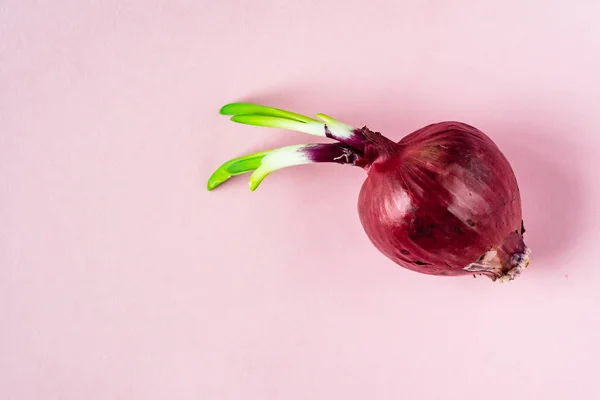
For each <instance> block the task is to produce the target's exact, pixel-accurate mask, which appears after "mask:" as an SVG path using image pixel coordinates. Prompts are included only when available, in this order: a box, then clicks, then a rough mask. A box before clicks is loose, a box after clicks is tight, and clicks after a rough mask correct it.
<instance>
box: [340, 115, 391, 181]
mask: <svg viewBox="0 0 600 400" xmlns="http://www.w3.org/2000/svg"><path fill="white" fill-rule="evenodd" d="M354 133H355V137H357V138H360V143H356V144H355V145H354V146H352V145H351V144H349V145H350V146H352V147H353V148H354V149H356V152H357V155H358V156H357V158H356V160H355V162H354V165H356V166H359V167H361V168H363V169H365V170H366V171H367V172H368V171H369V169H370V168H371V166H372V165H373V164H376V163H380V162H383V161H385V160H388V159H391V158H394V157H396V156H397V155H398V154H400V152H401V145H399V144H398V143H396V142H394V141H392V140H390V139H388V138H387V137H385V136H383V135H382V134H381V133H380V132H375V131H372V130H370V129H369V128H367V127H366V126H365V127H362V128H360V129H355V130H354Z"/></svg>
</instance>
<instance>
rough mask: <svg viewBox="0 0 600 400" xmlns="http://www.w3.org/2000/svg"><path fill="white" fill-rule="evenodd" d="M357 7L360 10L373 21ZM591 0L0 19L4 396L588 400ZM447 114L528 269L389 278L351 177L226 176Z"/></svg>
mask: <svg viewBox="0 0 600 400" xmlns="http://www.w3.org/2000/svg"><path fill="white" fill-rule="evenodd" d="M363 3H364V2H363ZM599 13H600V3H599V2H598V1H577V2H565V1H542V0H539V1H516V0H515V1H502V2H499V1H497V2H485V1H474V0H472V1H455V2H440V1H396V2H390V1H376V2H373V3H371V5H369V6H366V5H365V4H361V3H360V2H342V1H337V2H329V3H325V4H324V3H323V2H320V1H316V0H315V1H303V2H302V4H299V5H292V2H276V1H266V0H256V1H252V2H242V1H236V2H234V1H224V2H218V1H214V2H209V1H200V2H192V1H189V2H182V1H164V2H159V1H129V2H116V1H110V2H108V1H107V2H83V1H55V2H42V3H40V2H34V1H22V0H19V1H17V0H8V1H7V0H5V1H3V2H2V5H0V37H2V40H1V42H0V398H1V399H61V400H64V399H89V400H91V399H103V400H104V399H257V400H258V399H285V400H294V399H298V400H300V399H328V400H329V399H489V400H494V399H598V398H600V389H599V388H598V385H597V371H598V368H597V362H598V357H599V356H600V344H599V341H598V329H599V328H600V312H598V306H599V305H600V290H599V289H598V287H599V283H598V281H599V279H600V268H598V248H599V245H598V242H599V233H600V232H599V229H598V222H600V220H599V218H600V215H599V206H598V204H599V194H600V192H599V186H600V185H599V184H598V173H597V171H598V168H600V159H599V157H598V151H599V150H600V148H599V147H600V142H599V140H600V139H599V138H600V134H599V132H600V118H599V113H598V110H599V104H600V78H599V77H598V71H600V25H599V24H598V22H597V20H598V15H599ZM240 100H252V101H260V102H263V103H266V104H269V105H273V106H277V107H284V108H289V109H292V110H294V111H297V112H302V113H308V114H310V115H312V114H314V113H317V112H324V113H328V114H330V115H332V116H335V117H336V118H339V119H341V120H345V121H347V122H349V123H352V124H356V125H361V124H363V125H364V124H366V125H368V126H369V127H372V128H373V129H377V130H380V131H382V132H384V133H385V134H386V135H387V136H389V137H391V138H393V139H396V140H398V139H400V138H401V137H402V136H403V135H405V134H407V133H409V132H411V131H412V130H415V129H417V128H419V127H421V126H423V125H425V124H428V123H430V122H435V121H439V120H443V119H457V120H462V121H464V122H468V123H470V124H473V125H475V126H477V127H478V128H480V129H482V130H484V131H485V132H486V133H488V134H489V135H490V136H491V137H492V138H493V139H494V140H495V141H496V143H498V145H500V146H501V148H502V149H503V150H504V151H505V154H506V155H507V157H508V158H509V159H510V161H511V163H512V164H513V166H514V168H515V171H516V173H517V176H518V178H519V181H520V184H521V190H522V195H523V204H524V216H525V226H526V228H527V230H528V231H527V234H526V238H527V241H528V243H529V244H530V246H531V247H532V250H533V254H532V256H533V261H532V263H531V266H530V268H529V269H528V270H527V272H526V273H525V274H524V276H522V277H521V278H520V279H519V280H518V281H515V282H511V283H510V284H505V285H498V284H494V283H492V282H491V281H489V280H487V279H484V278H480V279H472V278H436V277H431V276H425V275H419V274H416V273H412V272H409V271H407V270H403V269H401V268H399V267H397V266H396V265H394V264H392V263H391V262H389V261H388V260H387V259H386V258H385V257H384V256H382V255H381V254H379V253H378V252H377V251H376V250H375V249H374V247H373V246H372V245H371V244H370V243H369V242H368V240H367V238H366V235H365V234H364V232H363V231H362V228H361V226H360V224H359V221H358V217H357V213H356V199H357V195H358V191H359V189H360V185H361V183H362V181H363V179H364V177H365V175H364V172H363V171H362V170H360V169H357V168H351V167H344V166H338V165H318V166H315V165H311V166H305V167H297V168H291V169H288V170H282V171H279V172H276V173H274V174H273V175H271V176H269V177H268V178H267V179H266V180H265V181H264V182H263V184H262V185H261V187H260V188H259V189H258V190H257V191H256V192H254V193H251V192H249V191H248V184H247V177H246V176H244V177H240V178H238V179H232V180H231V181H230V182H228V183H227V184H225V185H224V186H223V187H222V188H220V189H219V190H216V191H215V192H211V193H209V192H207V191H206V188H205V185H206V180H207V179H208V177H209V175H210V173H211V172H212V170H213V169H214V168H216V167H217V166H218V165H219V164H220V163H221V162H222V161H225V160H226V159H228V158H231V157H234V156H238V155H241V154H244V153H247V152H249V151H256V150H259V149H265V148H270V147H272V146H276V145H283V144H292V143H303V142H304V143H305V142H307V141H315V139H318V138H314V137H310V136H306V135H303V134H299V133H290V132H284V131H279V130H274V129H266V128H265V129H260V128H255V127H248V126H242V125H236V124H233V123H230V122H228V120H227V118H225V117H222V116H219V115H218V109H219V107H220V106H221V105H223V104H225V103H228V102H231V101H240Z"/></svg>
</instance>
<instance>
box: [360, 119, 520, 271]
mask: <svg viewBox="0 0 600 400" xmlns="http://www.w3.org/2000/svg"><path fill="white" fill-rule="evenodd" d="M363 130H364V128H363ZM365 136H367V137H370V138H371V140H370V143H369V142H368V143H367V145H366V150H365V154H366V155H367V154H369V153H370V156H369V157H371V158H372V160H373V161H372V162H371V163H369V160H366V161H363V162H364V163H365V164H366V165H365V168H366V169H367V171H368V177H367V179H366V180H365V182H364V183H363V185H362V188H361V191H360V195H359V199H358V213H359V216H360V220H361V223H362V225H363V228H364V230H365V232H366V233H367V236H368V237H369V239H370V240H371V242H372V243H373V244H374V245H375V247H376V248H377V249H379V251H381V252H382V253H383V254H384V255H386V256H387V257H388V258H390V259H391V260H392V261H394V262H395V263H397V264H399V265H401V266H402V267H404V268H408V269H410V270H413V271H417V272H421V273H425V274H431V275H450V276H456V275H467V274H474V273H477V274H485V275H488V276H489V277H490V278H492V279H494V280H495V279H497V278H503V277H505V276H506V275H507V274H508V273H509V271H511V270H512V269H513V268H515V267H518V266H520V269H519V270H518V271H516V272H517V274H518V273H520V272H521V270H522V269H524V268H525V267H526V266H527V263H528V262H529V255H528V254H529V253H528V249H527V248H526V246H525V244H524V242H523V239H522V233H523V232H522V231H523V230H524V229H523V222H522V210H521V197H520V193H519V188H518V185H517V180H516V177H515V174H514V172H513V170H512V168H511V166H510V164H509V162H508V160H507V159H506V157H505V156H504V155H503V154H502V152H501V151H500V149H499V148H498V147H497V146H496V145H495V144H494V142H493V141H492V140H491V139H490V138H489V137H488V136H486V135H485V134H484V133H482V132H481V131H479V130H478V129H476V128H474V127H472V126H469V125H467V124H464V123H460V122H452V121H450V122H442V123H437V124H432V125H429V126H426V127H424V128H422V129H419V130H418V131H415V132H413V133H412V134H410V135H408V136H405V137H404V138H403V139H402V140H400V142H399V143H397V144H395V143H393V142H391V141H388V140H386V139H385V138H384V139H383V140H382V137H381V136H380V135H379V134H378V133H375V132H370V134H369V133H366V135H365ZM369 146H370V147H371V148H369ZM513 272H515V271H513ZM512 278H513V277H512V276H510V277H509V279H512Z"/></svg>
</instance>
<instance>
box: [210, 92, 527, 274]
mask: <svg viewBox="0 0 600 400" xmlns="http://www.w3.org/2000/svg"><path fill="white" fill-rule="evenodd" d="M221 114H224V115H232V117H231V120H232V121H235V122H239V123H244V124H249V125H257V126H266V127H272V128H283V129H292V130H296V131H300V132H305V133H308V134H312V135H317V136H323V137H328V138H330V139H334V140H336V141H337V143H327V144H305V145H295V146H287V147H283V148H279V149H274V150H267V151H263V152H258V153H254V154H249V155H247V156H243V157H239V158H236V159H232V160H230V161H227V162H226V163H224V164H223V165H221V167H219V168H218V169H217V170H216V171H215V172H214V173H213V174H212V176H211V177H210V179H209V180H208V189H209V190H212V189H214V188H216V187H217V186H219V185H220V184H221V183H223V182H225V181H226V180H227V179H229V178H230V177H231V176H233V175H238V174H242V173H246V172H251V171H253V172H252V175H251V176H250V189H251V190H255V189H256V188H257V187H258V185H259V184H260V182H261V181H262V180H263V179H264V178H265V177H266V176H267V175H268V174H270V173H271V172H273V171H275V170H278V169H281V168H284V167H289V166H295V165H301V164H308V163H317V162H335V163H339V164H348V165H355V166H359V167H362V168H364V169H365V170H366V171H367V174H368V176H367V179H366V180H365V182H364V183H363V185H362V188H361V190H360V194H359V198H358V214H359V217H360V221H361V223H362V226H363V228H364V230H365V232H366V234H367V236H368V237H369V239H370V240H371V242H372V243H373V245H375V247H376V248H377V249H378V250H379V251H380V252H381V253H383V254H384V255H385V256H387V257H388V258H389V259H391V260H392V261H394V262H395V263H397V264H399V265H400V266H402V267H404V268H407V269H410V270H413V271H416V272H420V273H424V274H430V275H445V276H458V275H486V276H488V277H489V278H491V279H492V280H494V281H495V280H500V281H501V282H504V281H508V280H512V279H514V278H515V277H517V276H518V275H519V274H520V273H521V272H522V271H523V270H524V269H525V268H526V267H527V265H528V264H529V254H530V251H529V249H528V247H527V246H526V245H525V243H524V241H523V234H524V233H525V229H524V226H523V220H522V211H521V198H520V194H519V187H518V184H517V179H516V177H515V174H514V172H513V170H512V168H511V166H510V163H509V162H508V160H507V159H506V157H505V156H504V155H503V154H502V152H501V151H500V149H499V148H498V147H497V146H496V145H495V144H494V142H493V141H492V140H491V139H490V138H489V137H488V136H486V135H485V134H484V133H483V132H481V131H479V130H478V129H476V128H474V127H472V126H470V125H467V124H464V123H461V122H453V121H445V122H440V123H435V124H431V125H428V126H426V127H423V128H421V129H419V130H417V131H415V132H413V133H411V134H409V135H407V136H405V137H404V138H402V140H400V141H399V142H398V143H396V142H393V141H392V140H390V139H388V138H386V137H385V136H383V135H381V134H380V133H378V132H373V131H371V130H369V129H368V128H367V127H363V128H354V127H352V126H349V125H346V124H344V123H342V122H340V121H337V120H335V119H333V118H331V117H329V116H327V115H325V114H317V117H318V118H320V120H317V119H313V118H309V117H306V116H304V115H300V114H296V113H292V112H289V111H285V110H281V109H277V108H272V107H266V106H261V105H256V104H248V103H232V104H228V105H226V106H224V107H223V108H222V109H221Z"/></svg>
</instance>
